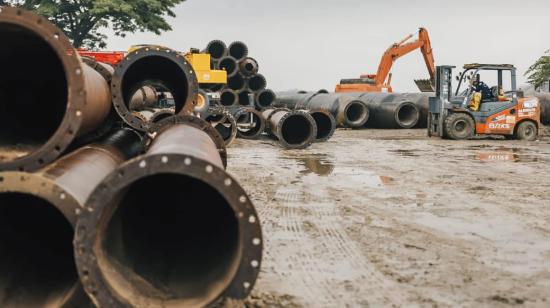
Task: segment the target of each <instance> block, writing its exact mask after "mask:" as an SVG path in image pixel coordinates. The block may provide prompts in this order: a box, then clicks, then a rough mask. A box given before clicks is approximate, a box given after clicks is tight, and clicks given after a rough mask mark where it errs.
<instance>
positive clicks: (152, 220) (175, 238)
mask: <svg viewBox="0 0 550 308" xmlns="http://www.w3.org/2000/svg"><path fill="white" fill-rule="evenodd" d="M151 192H154V193H151ZM115 200H119V201H118V202H116V201H115V202H116V203H113V204H112V205H114V206H116V208H115V210H114V213H113V216H111V218H110V219H109V220H108V221H107V222H106V224H107V225H106V226H107V227H106V228H105V229H104V230H102V231H100V234H99V236H100V238H102V239H103V245H102V246H101V247H102V249H103V254H98V255H103V256H105V260H103V261H105V262H100V263H99V264H100V267H101V271H102V273H103V275H104V276H105V278H106V279H107V281H108V283H109V284H110V285H111V287H113V288H114V289H115V290H116V291H117V292H118V293H119V295H121V296H123V297H126V296H127V294H129V293H128V291H127V289H126V288H128V287H130V288H134V290H132V291H134V292H136V294H139V295H140V296H137V297H135V296H128V297H127V298H125V299H126V300H128V301H129V302H130V303H131V305H132V306H134V307H143V306H146V305H145V303H144V302H142V301H141V300H143V299H140V298H141V297H143V298H147V299H152V300H153V301H160V302H161V304H160V305H162V306H163V307H187V306H193V307H194V306H201V307H202V306H205V305H207V304H209V303H210V302H212V301H213V300H215V299H216V298H217V297H218V296H219V295H220V294H221V293H222V292H223V291H224V290H225V289H226V288H227V287H228V285H229V283H230V282H231V280H232V278H233V276H234V275H235V273H236V270H237V268H238V265H239V263H240V253H239V251H240V247H239V246H240V239H239V223H238V220H237V217H236V213H235V212H234V211H233V209H232V207H231V205H230V204H229V203H228V202H227V201H226V199H225V198H224V196H223V195H222V194H221V193H220V192H218V191H217V190H216V189H215V188H213V187H212V186H210V185H209V184H208V183H206V182H203V181H201V180H199V179H196V178H192V177H189V176H185V175H179V174H157V175H151V176H148V177H145V178H142V179H140V180H138V181H136V182H134V183H133V184H131V185H130V186H129V187H128V188H127V189H126V190H125V191H124V192H122V193H121V195H119V196H118V198H115ZM115 275H116V276H115ZM149 304H151V302H149ZM155 304H158V303H155Z"/></svg>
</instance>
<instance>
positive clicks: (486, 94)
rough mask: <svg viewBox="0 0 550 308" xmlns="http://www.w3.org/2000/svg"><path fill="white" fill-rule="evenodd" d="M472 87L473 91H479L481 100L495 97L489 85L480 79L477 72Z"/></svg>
mask: <svg viewBox="0 0 550 308" xmlns="http://www.w3.org/2000/svg"><path fill="white" fill-rule="evenodd" d="M472 87H473V88H474V91H475V92H479V93H481V99H482V100H483V101H488V100H494V99H495V96H494V95H493V91H491V88H489V86H487V85H486V84H485V82H483V81H481V78H480V76H479V74H477V75H476V77H475V79H474V82H473V84H472Z"/></svg>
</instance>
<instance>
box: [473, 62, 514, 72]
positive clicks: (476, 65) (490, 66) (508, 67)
mask: <svg viewBox="0 0 550 308" xmlns="http://www.w3.org/2000/svg"><path fill="white" fill-rule="evenodd" d="M464 69H465V70H473V69H476V70H497V71H501V70H515V69H516V68H515V67H514V66H513V65H512V64H479V63H471V64H464Z"/></svg>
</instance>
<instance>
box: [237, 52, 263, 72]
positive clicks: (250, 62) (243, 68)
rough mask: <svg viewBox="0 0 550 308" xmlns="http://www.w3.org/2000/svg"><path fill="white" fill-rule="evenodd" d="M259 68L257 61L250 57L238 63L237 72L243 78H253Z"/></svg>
mask: <svg viewBox="0 0 550 308" xmlns="http://www.w3.org/2000/svg"><path fill="white" fill-rule="evenodd" d="M259 69H260V66H259V65H258V61H256V59H254V58H251V57H246V58H244V59H242V60H241V61H240V62H239V70H240V72H241V74H243V75H244V76H247V77H248V76H253V75H255V74H257V73H258V70H259Z"/></svg>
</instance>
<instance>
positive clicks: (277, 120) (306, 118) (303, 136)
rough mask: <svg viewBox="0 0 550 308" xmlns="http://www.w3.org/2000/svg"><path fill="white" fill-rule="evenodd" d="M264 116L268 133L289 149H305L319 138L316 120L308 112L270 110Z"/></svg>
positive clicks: (281, 109) (263, 112)
mask: <svg viewBox="0 0 550 308" xmlns="http://www.w3.org/2000/svg"><path fill="white" fill-rule="evenodd" d="M262 116H263V117H264V119H265V120H266V130H267V131H268V133H269V134H270V135H272V136H274V137H275V138H277V139H278V140H279V143H280V144H281V145H282V146H283V147H285V148H287V149H305V148H307V147H309V146H310V145H311V143H312V142H313V141H314V140H315V137H316V136H317V125H316V124H315V120H314V119H313V118H312V117H311V115H310V114H309V113H307V112H306V111H303V110H294V111H292V110H289V109H285V108H279V109H276V108H270V109H265V110H264V111H262Z"/></svg>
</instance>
